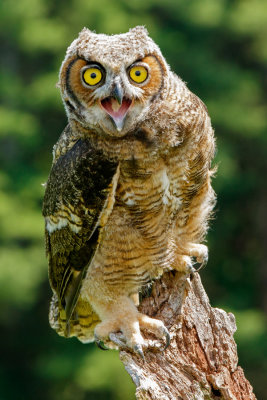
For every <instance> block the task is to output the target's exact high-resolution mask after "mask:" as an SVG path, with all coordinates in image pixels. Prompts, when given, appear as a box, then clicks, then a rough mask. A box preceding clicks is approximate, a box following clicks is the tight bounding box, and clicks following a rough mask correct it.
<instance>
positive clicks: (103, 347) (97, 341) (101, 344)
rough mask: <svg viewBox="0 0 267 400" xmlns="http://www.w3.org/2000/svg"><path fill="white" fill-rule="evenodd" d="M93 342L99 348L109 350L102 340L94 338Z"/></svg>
mask: <svg viewBox="0 0 267 400" xmlns="http://www.w3.org/2000/svg"><path fill="white" fill-rule="evenodd" d="M95 344H96V345H97V347H98V348H99V349H101V350H109V348H108V347H106V346H105V345H104V342H103V341H102V340H99V339H95Z"/></svg>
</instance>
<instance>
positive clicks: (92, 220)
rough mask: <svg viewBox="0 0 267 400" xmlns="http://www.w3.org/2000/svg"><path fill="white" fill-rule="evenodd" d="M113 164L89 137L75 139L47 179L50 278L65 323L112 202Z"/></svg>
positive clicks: (47, 247) (114, 177) (114, 167)
mask: <svg viewBox="0 0 267 400" xmlns="http://www.w3.org/2000/svg"><path fill="white" fill-rule="evenodd" d="M117 167H118V163H115V162H110V161H107V160H106V159H105V158H104V156H103V154H102V152H101V151H98V150H95V149H94V148H93V147H92V146H91V143H90V141H89V140H87V139H79V140H78V141H77V142H76V143H75V144H74V145H73V147H72V148H71V149H70V150H68V151H67V152H66V153H65V154H63V155H62V156H61V157H59V158H58V159H57V161H56V162H55V164H54V165H53V167H52V169H51V172H50V176H49V178H48V181H47V185H46V191H45V196H44V204H43V215H44V217H45V220H46V225H45V228H46V229H45V231H46V251H47V255H48V259H49V278H50V284H51V286H52V289H53V290H54V292H56V294H57V296H58V299H59V304H60V306H61V307H63V308H64V310H65V312H66V320H67V323H68V321H69V319H70V317H71V315H72V312H73V310H74V307H75V304H76V302H77V299H78V296H79V292H80V288H81V284H82V280H83V278H84V276H85V274H86V271H87V269H88V267H89V265H90V262H91V260H92V258H93V256H94V254H95V251H96V249H97V245H98V237H99V233H100V230H101V228H102V226H103V225H104V223H103V221H105V220H107V216H106V215H105V214H107V215H108V213H109V212H111V209H112V206H113V201H112V199H110V198H111V197H113V195H114V191H115V187H116V184H117V179H116V177H117V176H118V173H117V174H116V170H117ZM111 205H112V206H111Z"/></svg>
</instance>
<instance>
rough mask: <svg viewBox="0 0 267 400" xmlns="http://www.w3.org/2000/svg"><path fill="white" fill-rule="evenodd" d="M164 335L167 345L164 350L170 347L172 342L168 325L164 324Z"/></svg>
mask: <svg viewBox="0 0 267 400" xmlns="http://www.w3.org/2000/svg"><path fill="white" fill-rule="evenodd" d="M163 334H164V336H165V340H166V343H165V346H164V348H163V351H164V350H166V349H167V347H169V345H170V343H171V335H170V334H169V331H168V329H167V328H166V326H164V332H163Z"/></svg>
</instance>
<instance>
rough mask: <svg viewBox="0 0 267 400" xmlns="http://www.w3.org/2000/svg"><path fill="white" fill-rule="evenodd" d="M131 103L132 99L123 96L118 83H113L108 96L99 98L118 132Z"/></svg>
mask: <svg viewBox="0 0 267 400" xmlns="http://www.w3.org/2000/svg"><path fill="white" fill-rule="evenodd" d="M131 104H132V100H131V99H128V98H126V97H124V96H123V89H122V87H121V85H120V83H116V84H115V86H114V87H113V89H112V91H111V93H110V96H109V97H106V98H104V99H103V100H101V106H102V107H103V108H104V110H105V111H106V112H107V113H108V115H109V116H110V117H111V119H112V121H113V123H114V124H115V126H116V128H117V131H119V132H120V131H121V130H122V129H123V126H124V121H125V117H126V114H127V112H128V110H129V108H130V106H131Z"/></svg>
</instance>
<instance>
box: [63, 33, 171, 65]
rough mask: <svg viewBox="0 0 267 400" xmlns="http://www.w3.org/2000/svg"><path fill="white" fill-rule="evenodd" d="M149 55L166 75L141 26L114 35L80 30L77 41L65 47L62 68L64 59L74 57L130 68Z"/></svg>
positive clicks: (161, 58) (153, 47) (162, 59)
mask: <svg viewBox="0 0 267 400" xmlns="http://www.w3.org/2000/svg"><path fill="white" fill-rule="evenodd" d="M149 54H154V55H156V56H157V57H158V58H159V59H160V60H161V62H162V66H163V67H164V69H165V70H166V71H167V69H168V65H167V63H166V61H165V59H164V57H163V55H162V53H161V51H160V48H159V47H158V46H157V45H156V43H155V42H154V41H153V40H152V39H151V38H150V37H149V35H148V32H147V30H146V28H145V27H144V26H136V27H135V28H132V29H130V30H129V32H127V33H121V34H118V35H105V34H98V33H95V32H92V31H90V29H88V28H83V30H82V31H81V32H80V33H79V36H78V38H77V39H75V40H74V41H73V42H72V43H71V45H70V46H69V47H68V49H67V53H66V57H65V59H64V61H63V64H64V62H65V61H66V59H67V58H69V57H73V56H75V55H76V56H79V57H84V58H86V59H88V60H94V61H97V60H101V62H102V63H103V64H108V65H111V66H112V67H113V68H116V67H117V66H118V64H121V63H125V64H128V65H131V64H132V63H133V62H134V61H135V60H137V59H142V58H144V57H145V56H146V55H149Z"/></svg>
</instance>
